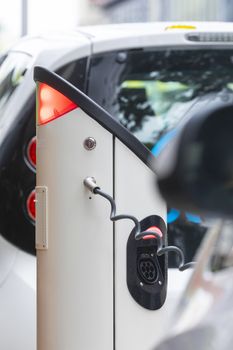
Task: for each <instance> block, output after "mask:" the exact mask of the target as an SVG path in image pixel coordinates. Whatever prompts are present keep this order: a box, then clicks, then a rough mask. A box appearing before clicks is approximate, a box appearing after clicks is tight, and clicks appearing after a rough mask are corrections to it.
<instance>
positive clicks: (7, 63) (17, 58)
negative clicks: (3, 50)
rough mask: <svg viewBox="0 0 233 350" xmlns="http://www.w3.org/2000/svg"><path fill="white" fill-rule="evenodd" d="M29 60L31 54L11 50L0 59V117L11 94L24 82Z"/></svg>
mask: <svg viewBox="0 0 233 350" xmlns="http://www.w3.org/2000/svg"><path fill="white" fill-rule="evenodd" d="M29 60H30V56H28V55H26V54H24V53H21V52H10V53H9V54H8V55H6V56H4V57H2V60H1V59H0V118H2V116H3V114H4V112H5V109H6V106H7V102H8V101H9V98H10V96H11V95H12V93H13V92H14V91H15V89H16V88H17V87H18V86H19V84H20V83H21V82H22V79H23V77H24V74H25V72H26V69H27V66H28V63H29Z"/></svg>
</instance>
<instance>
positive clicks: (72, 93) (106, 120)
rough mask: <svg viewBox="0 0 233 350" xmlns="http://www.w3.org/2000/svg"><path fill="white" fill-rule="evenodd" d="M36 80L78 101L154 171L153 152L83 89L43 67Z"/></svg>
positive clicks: (77, 102)
mask: <svg viewBox="0 0 233 350" xmlns="http://www.w3.org/2000/svg"><path fill="white" fill-rule="evenodd" d="M34 80H35V82H41V83H45V84H48V85H49V86H51V87H52V88H54V89H56V90H57V91H59V92H61V93H62V94H63V95H65V96H66V97H68V98H69V99H70V100H71V101H73V102H74V103H76V104H77V105H78V106H79V107H80V108H81V109H82V110H83V111H84V112H85V113H87V114H88V115H89V116H90V117H91V118H92V119H94V120H95V121H97V122H98V123H99V124H100V125H101V126H103V127H104V128H105V129H106V130H108V131H109V132H110V133H111V134H113V135H114V136H115V137H117V138H118V139H119V140H120V141H121V142H123V144H124V145H126V146H127V147H128V148H129V149H130V150H131V151H132V152H133V153H134V154H135V155H136V156H137V157H138V158H139V159H141V160H142V161H143V163H145V164H146V165H147V166H148V167H149V168H150V169H151V170H152V171H154V169H153V166H152V164H151V161H150V160H151V157H152V153H151V152H150V151H149V150H148V149H147V148H146V147H145V146H144V145H143V144H142V143H141V142H140V141H138V139H136V137H135V136H134V135H132V134H131V133H130V132H129V131H128V130H127V129H126V128H125V127H124V126H123V125H121V124H120V123H119V122H118V121H117V120H116V119H114V118H113V117H112V116H111V115H110V114H109V113H108V112H106V111H105V110H104V109H103V108H102V107H100V106H99V105H98V104H97V103H95V102H94V101H93V100H92V99H90V98H89V97H88V96H87V95H85V94H84V93H83V92H82V91H80V90H79V89H77V88H76V87H75V86H74V85H72V84H70V83H69V82H68V81H66V80H65V79H63V78H61V77H60V76H59V75H57V74H56V73H53V72H50V71H49V70H47V69H45V68H43V67H35V68H34Z"/></svg>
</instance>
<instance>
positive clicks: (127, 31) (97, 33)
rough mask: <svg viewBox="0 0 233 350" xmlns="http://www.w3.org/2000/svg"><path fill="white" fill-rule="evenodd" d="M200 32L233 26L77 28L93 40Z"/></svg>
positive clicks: (164, 24)
mask: <svg viewBox="0 0 233 350" xmlns="http://www.w3.org/2000/svg"><path fill="white" fill-rule="evenodd" d="M193 30H195V31H198V32H199V31H200V32H207V31H208V32H225V31H227V32H231V33H233V25H232V23H230V22H188V21H187V22H182V21H181V22H149V23H122V24H110V25H109V24H107V25H97V26H96V25H95V26H85V27H79V28H77V32H82V33H84V34H85V35H88V36H91V37H92V38H99V39H100V38H106V37H111V38H113V37H115V36H117V37H119V36H125V35H127V36H129V35H130V36H138V35H139V36H140V35H142V34H144V35H149V34H162V33H168V32H171V31H172V32H178V31H182V32H183V33H184V32H185V33H187V32H190V31H191V32H193Z"/></svg>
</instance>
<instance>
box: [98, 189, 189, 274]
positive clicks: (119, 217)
mask: <svg viewBox="0 0 233 350" xmlns="http://www.w3.org/2000/svg"><path fill="white" fill-rule="evenodd" d="M93 193H94V194H98V195H100V196H101V197H104V198H105V199H107V200H108V201H109V203H110V205H111V212H110V220H111V221H113V222H115V221H118V220H124V219H128V220H131V221H133V222H134V224H135V239H136V240H139V239H142V238H143V237H144V236H148V235H153V236H155V237H156V238H157V241H158V248H157V255H158V256H161V255H163V254H166V253H170V252H174V253H176V254H177V255H179V257H180V264H179V267H178V269H179V270H180V271H184V270H186V269H188V268H189V267H193V266H194V265H195V263H194V262H189V263H186V264H185V259H184V253H183V251H182V250H181V249H180V248H178V247H176V246H167V247H163V239H162V237H161V236H160V235H159V234H158V233H156V232H154V231H141V225H140V222H139V221H138V219H137V218H136V217H135V216H133V215H126V214H122V215H116V203H115V201H114V199H113V198H112V197H111V196H110V195H108V194H107V193H105V192H103V191H102V190H101V189H100V188H99V187H96V188H95V189H94V190H93Z"/></svg>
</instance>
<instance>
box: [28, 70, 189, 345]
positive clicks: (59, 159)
mask: <svg viewBox="0 0 233 350" xmlns="http://www.w3.org/2000/svg"><path fill="white" fill-rule="evenodd" d="M34 78H35V81H36V82H37V187H36V212H37V218H36V248H37V276H38V277H37V278H38V285H37V290H38V304H37V305H38V309H37V315H38V316H37V317H38V333H37V335H38V350H41V349H43V350H48V349H49V350H55V349H56V350H59V349H64V348H69V349H70V350H73V349H77V348H82V349H93V348H95V349H101V350H104V349H106V350H109V349H127V348H132V347H133V348H134V349H142V348H143V349H148V348H151V347H152V346H153V345H154V344H155V338H156V336H157V337H159V335H160V333H161V332H162V330H163V329H164V322H166V318H165V317H166V312H165V310H166V304H165V305H164V303H165V300H166V292H167V253H168V252H169V251H171V250H173V251H175V252H176V253H178V254H180V257H181V262H180V270H183V269H185V268H187V267H189V266H190V264H187V266H186V264H184V258H183V256H182V252H181V251H180V249H179V248H177V247H172V246H171V247H166V243H167V237H166V224H165V215H166V205H165V203H164V201H163V200H162V198H161V197H160V195H159V192H158V191H157V190H153V189H154V176H155V174H154V172H153V165H152V164H151V163H150V157H151V154H150V151H149V150H147V149H146V148H145V147H144V146H143V145H142V144H141V143H140V142H139V141H138V140H137V139H136V138H135V137H134V136H133V135H132V134H130V133H129V132H128V131H127V130H126V129H125V128H124V127H123V126H121V125H120V124H119V123H118V122H117V121H115V120H114V119H113V118H112V117H111V116H110V115H109V114H108V113H107V112H106V111H104V110H103V109H102V108H101V107H100V106H98V105H97V104H96V103H95V102H93V101H92V100H91V99H90V98H88V97H87V96H86V95H85V94H83V93H82V92H81V91H79V90H78V89H76V88H75V87H74V86H73V85H71V84H69V83H68V82H67V81H65V80H64V79H62V78H61V77H59V76H58V75H56V74H54V73H51V72H50V71H48V70H46V69H44V68H41V67H36V68H35V73H34ZM100 197H102V198H100ZM109 204H110V205H109ZM110 209H111V214H110ZM132 222H133V225H132ZM158 325H160V327H158ZM155 327H156V334H155Z"/></svg>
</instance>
